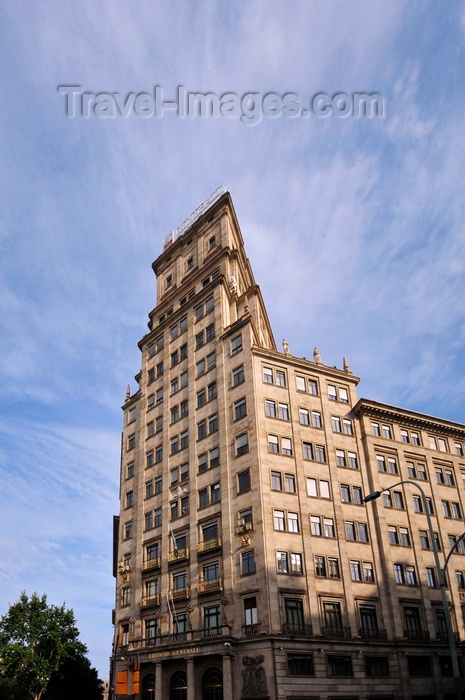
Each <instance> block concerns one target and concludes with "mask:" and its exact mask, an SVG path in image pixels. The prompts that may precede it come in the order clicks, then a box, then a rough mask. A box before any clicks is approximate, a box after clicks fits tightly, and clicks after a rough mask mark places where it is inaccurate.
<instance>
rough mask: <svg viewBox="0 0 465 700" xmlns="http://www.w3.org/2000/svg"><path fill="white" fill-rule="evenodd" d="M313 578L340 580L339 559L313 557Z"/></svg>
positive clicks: (320, 556)
mask: <svg viewBox="0 0 465 700" xmlns="http://www.w3.org/2000/svg"><path fill="white" fill-rule="evenodd" d="M314 561H315V576H319V577H322V578H340V577H341V574H340V570H339V559H337V558H336V557H325V556H322V555H319V554H317V555H315V559H314Z"/></svg>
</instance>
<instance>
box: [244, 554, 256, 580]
mask: <svg viewBox="0 0 465 700" xmlns="http://www.w3.org/2000/svg"><path fill="white" fill-rule="evenodd" d="M241 568H242V575H243V576H249V575H250V574H254V573H255V552H254V551H253V550H250V551H249V552H241Z"/></svg>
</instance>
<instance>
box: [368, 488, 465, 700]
mask: <svg viewBox="0 0 465 700" xmlns="http://www.w3.org/2000/svg"><path fill="white" fill-rule="evenodd" d="M402 484H410V485H411V486H415V488H417V489H418V490H419V491H420V493H421V500H422V503H423V510H424V512H425V514H426V520H427V522H428V530H429V535H430V539H431V544H432V548H433V554H434V563H435V566H436V572H437V576H438V581H439V589H440V591H441V599H442V606H443V608H444V621H445V623H446V630H447V640H448V643H449V649H450V658H451V662H452V674H453V677H454V685H455V695H456V698H457V700H462V683H461V680H460V670H459V662H458V657H457V647H456V645H455V637H454V632H453V630H452V620H451V616H450V610H449V603H448V601H447V595H446V569H447V564H448V563H449V559H450V556H451V554H452V553H453V552H454V550H455V549H456V547H457V545H458V543H459V542H460V540H462V539H463V538H464V537H465V532H464V533H463V535H461V536H460V537H459V539H458V540H457V542H455V544H454V546H453V547H452V549H451V550H450V552H449V554H448V555H447V557H446V560H445V562H444V567H441V564H440V562H439V552H438V545H437V542H436V538H435V536H434V530H433V523H432V520H431V514H430V512H429V507H428V502H427V500H426V494H425V492H424V490H423V488H422V487H421V486H420V484H417V483H416V482H415V481H409V480H408V479H406V480H405V481H398V482H397V483H396V484H393V485H392V486H389V487H388V488H386V489H383V491H373V493H369V494H368V496H365V498H364V499H363V501H364V502H365V503H369V502H370V501H375V500H376V499H377V498H379V497H380V496H381V494H382V493H384V492H385V491H390V490H391V489H393V488H395V487H396V486H401V485H402Z"/></svg>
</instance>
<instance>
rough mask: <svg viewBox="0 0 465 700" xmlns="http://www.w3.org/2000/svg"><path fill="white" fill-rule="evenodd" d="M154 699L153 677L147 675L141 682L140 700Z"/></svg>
mask: <svg viewBox="0 0 465 700" xmlns="http://www.w3.org/2000/svg"><path fill="white" fill-rule="evenodd" d="M154 698H155V676H154V675H153V673H149V674H148V675H147V676H145V677H144V680H143V681H142V700H154Z"/></svg>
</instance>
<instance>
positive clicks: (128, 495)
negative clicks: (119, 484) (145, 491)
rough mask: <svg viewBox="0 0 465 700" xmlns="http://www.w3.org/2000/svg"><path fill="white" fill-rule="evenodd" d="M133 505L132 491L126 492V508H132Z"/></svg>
mask: <svg viewBox="0 0 465 700" xmlns="http://www.w3.org/2000/svg"><path fill="white" fill-rule="evenodd" d="M133 505H134V491H128V492H127V493H126V508H132V506H133Z"/></svg>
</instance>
